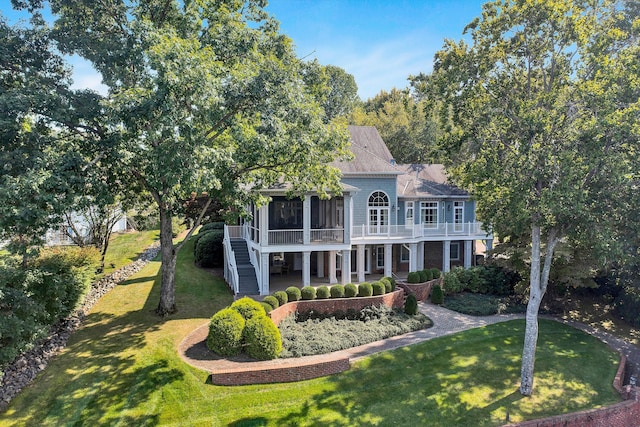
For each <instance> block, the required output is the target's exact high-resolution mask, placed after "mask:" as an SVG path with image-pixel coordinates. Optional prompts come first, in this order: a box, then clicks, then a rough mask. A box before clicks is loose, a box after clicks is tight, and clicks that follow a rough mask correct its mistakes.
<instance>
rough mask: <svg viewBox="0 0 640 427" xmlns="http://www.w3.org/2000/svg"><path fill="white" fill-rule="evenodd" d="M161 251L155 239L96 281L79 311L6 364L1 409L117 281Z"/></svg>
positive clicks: (0, 392)
mask: <svg viewBox="0 0 640 427" xmlns="http://www.w3.org/2000/svg"><path fill="white" fill-rule="evenodd" d="M158 252H160V242H155V243H154V244H152V245H151V246H150V247H148V248H147V249H146V250H145V251H144V252H143V253H142V255H140V257H139V258H138V259H137V260H136V261H134V262H132V263H131V264H128V265H126V266H124V267H122V268H120V269H118V270H116V271H114V272H113V273H111V274H109V275H107V276H104V277H103V278H102V279H100V280H98V281H97V282H94V283H93V284H92V285H91V288H90V289H89V292H88V293H87V295H86V296H85V297H84V300H83V302H82V305H81V306H80V307H79V308H78V309H77V310H76V311H74V312H73V313H72V314H71V315H69V316H68V317H67V318H65V319H62V320H61V321H59V322H58V323H56V324H55V325H52V326H51V329H50V331H49V335H48V336H47V337H46V338H44V339H42V340H40V341H38V342H37V343H35V345H34V347H33V348H32V349H31V350H29V351H27V352H25V353H23V354H22V355H20V356H18V357H17V358H16V359H15V360H14V361H13V362H11V363H10V364H8V365H7V366H6V368H5V369H4V371H3V373H2V377H1V378H0V412H4V411H5V410H6V409H7V406H8V405H9V402H11V400H12V399H13V398H14V397H15V396H16V395H17V394H18V393H19V392H20V391H21V390H22V389H23V388H24V387H26V386H27V385H29V384H30V383H31V382H32V381H33V380H34V379H35V378H36V375H38V373H39V372H40V371H43V370H44V369H45V368H46V367H47V364H48V363H49V360H51V359H52V358H53V357H54V356H56V355H57V354H58V353H59V352H60V351H61V350H62V349H63V348H64V347H65V346H66V345H67V341H68V340H69V337H70V336H71V334H72V333H73V332H75V331H76V330H78V328H80V325H82V322H83V321H84V319H85V317H86V315H87V313H88V312H89V311H90V310H91V308H92V307H93V306H94V305H95V304H96V303H97V302H98V300H99V299H100V298H101V297H102V296H103V295H105V294H106V293H107V292H109V291H110V290H111V289H113V288H114V287H115V286H116V285H117V284H118V283H120V282H122V281H124V280H126V279H127V278H128V277H129V276H131V275H132V274H134V273H137V272H138V271H140V270H141V269H142V267H144V266H145V265H146V264H147V263H148V262H149V261H151V260H152V259H153V258H155V257H156V255H157V254H158Z"/></svg>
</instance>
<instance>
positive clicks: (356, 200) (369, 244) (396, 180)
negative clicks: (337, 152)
mask: <svg viewBox="0 0 640 427" xmlns="http://www.w3.org/2000/svg"><path fill="white" fill-rule="evenodd" d="M349 132H350V134H351V151H352V152H353V154H354V158H353V159H352V160H351V161H348V162H344V161H335V162H334V163H333V166H335V167H337V168H338V169H340V171H341V172H342V194H337V195H334V196H333V197H331V199H328V200H322V199H320V198H319V197H318V196H317V195H315V194H312V193H310V194H306V195H305V196H304V197H302V198H295V199H288V198H287V197H286V196H285V194H286V187H285V186H282V187H281V188H271V189H269V190H266V191H265V194H267V195H269V196H270V197H271V202H270V203H269V204H268V205H266V206H262V207H256V206H252V207H251V210H252V214H253V219H252V220H250V221H247V222H245V223H243V224H242V225H239V226H226V227H225V241H224V245H225V278H226V279H227V282H228V283H229V284H230V285H231V286H232V288H233V290H234V292H235V293H236V294H238V293H241V294H256V293H259V294H261V295H266V294H269V293H270V287H269V281H270V277H271V275H272V274H283V273H288V272H290V271H296V272H300V273H301V276H302V285H309V284H310V283H311V277H312V276H315V277H318V278H325V279H326V280H327V282H328V283H331V284H332V283H339V282H340V283H343V284H346V283H350V282H354V283H358V282H363V281H366V280H367V275H369V274H383V275H385V276H392V275H396V276H398V275H404V276H406V274H407V273H408V272H411V271H418V270H422V269H424V268H431V267H437V268H439V269H441V270H443V271H449V269H450V268H451V267H452V266H458V265H460V266H464V267H465V268H468V267H470V266H472V265H474V264H475V243H476V242H478V241H483V242H484V243H485V244H486V246H487V247H488V248H489V249H490V248H491V243H492V235H491V234H490V233H488V232H487V231H485V230H483V228H482V224H480V223H478V222H477V221H476V217H475V202H474V201H473V200H472V199H471V198H470V196H469V194H468V193H467V192H465V191H463V190H461V189H459V188H457V187H455V186H453V185H450V184H447V179H446V175H445V171H444V167H443V166H442V165H401V164H396V163H395V161H394V159H393V158H392V156H391V153H390V152H389V149H388V148H387V146H386V145H385V143H384V141H383V140H382V138H381V137H380V134H379V133H378V131H377V130H376V129H375V128H374V127H369V126H349Z"/></svg>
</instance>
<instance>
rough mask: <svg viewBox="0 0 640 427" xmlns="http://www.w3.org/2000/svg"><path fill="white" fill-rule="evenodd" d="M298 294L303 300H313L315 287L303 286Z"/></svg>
mask: <svg viewBox="0 0 640 427" xmlns="http://www.w3.org/2000/svg"><path fill="white" fill-rule="evenodd" d="M300 294H301V296H302V299H303V300H307V301H308V300H314V299H316V288H314V287H313V286H304V287H303V288H302V290H301V291H300Z"/></svg>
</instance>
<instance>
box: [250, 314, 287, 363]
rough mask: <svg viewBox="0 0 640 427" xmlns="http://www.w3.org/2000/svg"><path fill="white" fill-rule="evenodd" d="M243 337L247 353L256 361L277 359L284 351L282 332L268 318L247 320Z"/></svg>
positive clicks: (258, 317)
mask: <svg viewBox="0 0 640 427" xmlns="http://www.w3.org/2000/svg"><path fill="white" fill-rule="evenodd" d="M243 337H244V343H245V351H246V353H247V354H248V355H249V356H251V357H253V358H254V359H258V360H271V359H275V358H276V357H278V355H279V354H280V352H281V351H282V337H281V336H280V331H279V330H278V328H277V327H276V325H275V324H274V323H273V321H272V320H271V319H270V318H268V317H267V316H262V317H260V316H256V317H254V318H252V319H249V320H247V323H246V324H245V327H244V333H243Z"/></svg>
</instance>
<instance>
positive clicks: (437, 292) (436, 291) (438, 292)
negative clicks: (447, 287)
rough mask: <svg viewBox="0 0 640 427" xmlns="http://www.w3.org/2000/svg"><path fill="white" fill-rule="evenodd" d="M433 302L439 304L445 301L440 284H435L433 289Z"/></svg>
mask: <svg viewBox="0 0 640 427" xmlns="http://www.w3.org/2000/svg"><path fill="white" fill-rule="evenodd" d="M431 302H432V303H434V304H438V305H439V304H442V303H443V302H444V292H442V288H441V287H440V285H435V286H434V287H433V289H431Z"/></svg>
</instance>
